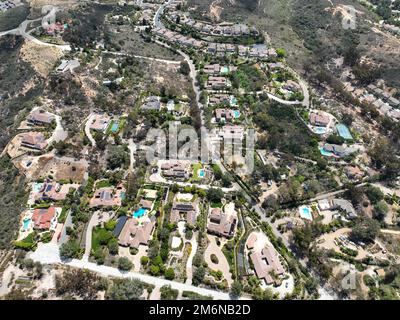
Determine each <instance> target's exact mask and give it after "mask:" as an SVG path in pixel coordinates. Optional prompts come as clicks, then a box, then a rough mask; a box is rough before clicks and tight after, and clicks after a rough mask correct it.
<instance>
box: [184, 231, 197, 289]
mask: <svg viewBox="0 0 400 320" xmlns="http://www.w3.org/2000/svg"><path fill="white" fill-rule="evenodd" d="M196 238H197V232H194V233H193V236H192V239H191V240H190V244H191V245H192V251H190V255H189V258H188V259H187V261H186V282H185V283H186V284H189V285H191V284H192V279H193V258H194V256H195V254H196V252H197V240H196Z"/></svg>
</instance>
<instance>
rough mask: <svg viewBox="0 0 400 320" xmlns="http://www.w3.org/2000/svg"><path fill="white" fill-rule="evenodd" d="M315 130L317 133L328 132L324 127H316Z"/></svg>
mask: <svg viewBox="0 0 400 320" xmlns="http://www.w3.org/2000/svg"><path fill="white" fill-rule="evenodd" d="M313 132H314V133H316V134H324V133H326V128H324V127H314V129H313Z"/></svg>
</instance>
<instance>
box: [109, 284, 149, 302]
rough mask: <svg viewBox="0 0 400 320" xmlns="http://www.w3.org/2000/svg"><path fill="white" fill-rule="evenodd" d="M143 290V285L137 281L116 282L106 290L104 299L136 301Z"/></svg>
mask: <svg viewBox="0 0 400 320" xmlns="http://www.w3.org/2000/svg"><path fill="white" fill-rule="evenodd" d="M143 288H144V287H143V284H142V283H141V282H139V281H138V280H131V279H123V280H116V281H114V283H113V285H112V286H110V288H109V289H108V291H107V293H106V298H107V299H109V300H138V299H139V298H140V296H141V295H142V294H143Z"/></svg>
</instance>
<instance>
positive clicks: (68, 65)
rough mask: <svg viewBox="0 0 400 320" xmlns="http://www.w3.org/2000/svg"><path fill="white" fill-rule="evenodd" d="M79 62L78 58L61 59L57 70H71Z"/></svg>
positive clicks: (77, 65)
mask: <svg viewBox="0 0 400 320" xmlns="http://www.w3.org/2000/svg"><path fill="white" fill-rule="evenodd" d="M79 66H80V63H79V61H78V60H62V61H61V64H60V65H59V66H58V67H57V69H56V71H57V72H61V73H64V72H67V71H70V72H73V71H74V69H75V68H77V67H79Z"/></svg>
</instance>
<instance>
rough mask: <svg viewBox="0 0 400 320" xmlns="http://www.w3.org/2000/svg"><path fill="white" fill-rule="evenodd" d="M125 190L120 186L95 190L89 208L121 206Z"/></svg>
mask: <svg viewBox="0 0 400 320" xmlns="http://www.w3.org/2000/svg"><path fill="white" fill-rule="evenodd" d="M125 193H126V190H125V188H124V187H123V186H122V185H119V186H118V187H116V188H115V187H105V188H100V189H97V190H96V191H95V192H94V195H93V198H92V199H90V202H89V207H90V208H95V207H113V206H121V204H122V201H123V200H124V198H125Z"/></svg>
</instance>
